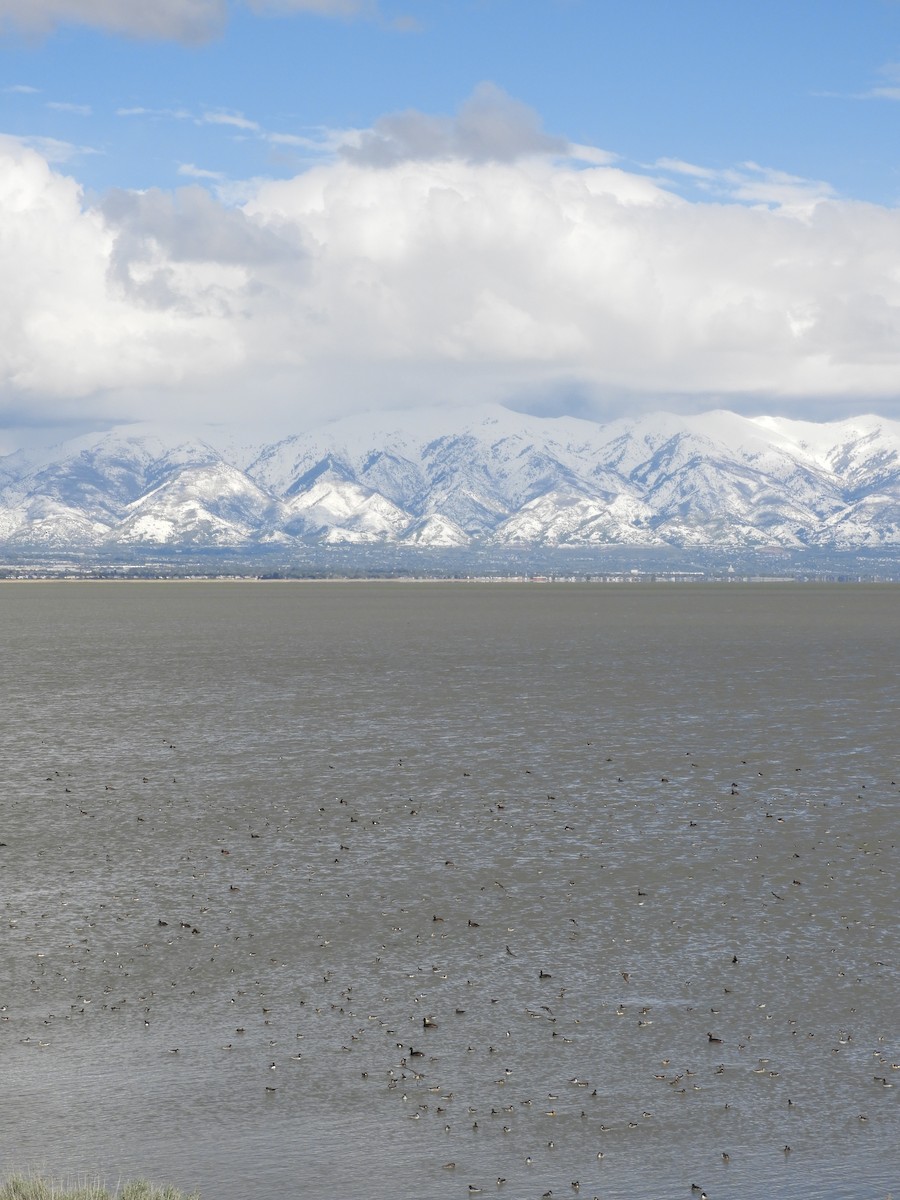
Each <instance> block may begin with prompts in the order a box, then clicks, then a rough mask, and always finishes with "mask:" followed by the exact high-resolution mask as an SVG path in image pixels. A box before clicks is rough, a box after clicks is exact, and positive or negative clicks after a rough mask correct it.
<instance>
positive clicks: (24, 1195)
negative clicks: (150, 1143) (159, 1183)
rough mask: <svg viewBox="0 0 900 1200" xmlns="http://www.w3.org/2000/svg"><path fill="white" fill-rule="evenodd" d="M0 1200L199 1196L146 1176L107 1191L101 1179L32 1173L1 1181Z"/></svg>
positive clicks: (185, 1199)
mask: <svg viewBox="0 0 900 1200" xmlns="http://www.w3.org/2000/svg"><path fill="white" fill-rule="evenodd" d="M0 1200H200V1194H199V1192H194V1193H192V1194H191V1195H190V1196H186V1195H185V1194H184V1192H180V1191H179V1190H178V1189H177V1188H174V1187H156V1186H155V1185H154V1184H152V1183H148V1182H147V1181H146V1180H145V1179H135V1180H131V1181H130V1182H128V1183H123V1184H120V1185H119V1186H118V1187H116V1188H115V1189H114V1190H113V1191H110V1189H109V1188H108V1187H106V1185H105V1184H102V1183H77V1184H74V1185H70V1184H61V1183H54V1182H52V1181H51V1180H48V1179H41V1178H39V1177H37V1176H31V1175H13V1176H12V1177H11V1178H10V1179H8V1180H7V1181H6V1182H5V1183H3V1184H0Z"/></svg>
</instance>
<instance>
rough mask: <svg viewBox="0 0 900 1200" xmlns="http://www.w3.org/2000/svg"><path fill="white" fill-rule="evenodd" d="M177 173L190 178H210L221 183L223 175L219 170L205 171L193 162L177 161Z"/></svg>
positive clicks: (223, 178)
mask: <svg viewBox="0 0 900 1200" xmlns="http://www.w3.org/2000/svg"><path fill="white" fill-rule="evenodd" d="M178 174H179V175H186V176H188V178H190V179H211V180H213V181H215V182H217V183H222V182H223V181H224V180H225V176H224V175H223V174H222V172H221V171H207V170H205V169H204V168H203V167H198V166H196V165H195V164H194V163H179V165H178Z"/></svg>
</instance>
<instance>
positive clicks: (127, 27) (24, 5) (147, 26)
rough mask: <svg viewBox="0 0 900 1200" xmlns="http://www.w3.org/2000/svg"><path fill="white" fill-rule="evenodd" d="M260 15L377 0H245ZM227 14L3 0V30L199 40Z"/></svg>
mask: <svg viewBox="0 0 900 1200" xmlns="http://www.w3.org/2000/svg"><path fill="white" fill-rule="evenodd" d="M245 2H246V4H247V7H249V8H250V10H251V11H253V12H256V13H261V14H262V13H272V14H278V13H309V14H313V15H316V16H320V17H356V16H360V15H375V14H376V13H377V7H376V5H375V4H374V2H373V0H245ZM227 18H228V0H0V32H2V30H3V29H4V28H6V29H21V30H24V31H25V32H28V33H47V32H49V31H50V30H52V29H54V28H56V27H57V26H58V25H67V24H70V25H88V26H91V27H93V28H95V29H103V30H107V31H108V32H110V33H122V34H127V35H128V36H131V37H147V38H165V39H173V40H176V41H182V42H188V43H195V42H202V41H205V40H206V39H207V38H209V37H211V36H213V35H214V34H215V33H216V32H218V31H219V30H220V29H221V28H222V26H223V25H224V24H225V22H226V20H227Z"/></svg>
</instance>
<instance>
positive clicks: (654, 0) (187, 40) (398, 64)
mask: <svg viewBox="0 0 900 1200" xmlns="http://www.w3.org/2000/svg"><path fill="white" fill-rule="evenodd" d="M898 119H900V0H853V3H851V2H850V0H730V2H728V3H722V0H677V2H672V0H628V2H627V3H623V2H622V0H155V2H154V3H152V4H149V3H148V4H137V3H134V2H133V0H0V448H2V447H6V448H9V447H11V446H13V445H15V444H18V443H19V442H22V441H23V440H25V439H27V438H28V437H29V436H35V431H48V430H52V431H57V430H72V431H75V430H80V429H88V428H103V427H108V426H110V425H114V424H118V423H125V422H132V421H142V420H149V421H157V422H161V423H169V424H172V423H181V424H188V425H189V424H196V425H202V424H208V423H211V422H212V423H224V424H230V423H234V422H237V423H248V422H251V423H254V424H255V425H257V426H258V427H259V428H260V430H262V431H266V432H271V433H273V434H275V433H284V432H289V431H299V430H302V429H304V428H308V427H309V426H311V425H314V424H316V423H319V422H320V421H322V420H325V419H328V418H329V417H332V416H342V415H345V414H348V413H351V414H352V413H354V412H371V411H373V410H376V411H377V410H379V409H397V408H416V407H420V406H431V405H441V406H444V405H447V406H450V405H471V404H473V403H482V402H499V403H501V404H506V405H508V406H509V407H512V408H516V409H521V410H522V411H527V412H533V413H543V414H548V415H553V414H561V413H570V414H575V415H580V416H586V417H591V418H594V419H598V420H607V419H610V418H612V417H617V416H627V415H629V414H637V413H642V412H646V411H652V410H655V409H659V410H666V411H683V412H702V411H705V410H708V409H713V408H730V409H734V410H736V411H740V412H746V413H749V414H761V413H767V414H774V415H779V414H781V415H788V416H793V417H802V418H805V419H810V420H823V419H833V418H838V417H844V416H852V415H854V414H858V413H862V412H876V413H879V414H881V415H883V416H887V417H893V418H900V138H898V128H900V126H898Z"/></svg>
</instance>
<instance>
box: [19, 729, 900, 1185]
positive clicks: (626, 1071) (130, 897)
mask: <svg viewBox="0 0 900 1200" xmlns="http://www.w3.org/2000/svg"><path fill="white" fill-rule="evenodd" d="M48 752H49V753H48V757H49V758H50V763H51V765H50V766H49V769H47V771H46V774H45V775H44V776H43V778H42V779H41V780H40V781H35V782H34V786H33V793H34V794H33V796H32V797H31V798H30V799H29V800H28V802H27V803H26V802H25V800H23V801H22V804H21V807H20V808H16V807H15V806H14V808H13V811H12V815H11V816H10V817H9V818H8V819H7V824H6V826H5V827H4V828H3V829H2V830H0V835H2V840H3V842H4V844H3V846H2V847H0V854H2V855H3V858H2V859H0V866H2V871H3V879H4V891H5V895H4V917H5V921H4V924H5V925H6V932H7V936H6V939H5V941H6V945H7V950H6V952H5V963H4V966H3V967H2V968H0V979H2V982H3V994H2V995H0V1007H2V1012H0V1036H2V1040H3V1042H4V1043H6V1044H7V1045H9V1044H10V1042H11V1041H14V1042H15V1043H16V1044H17V1045H18V1047H19V1048H20V1049H27V1050H29V1051H31V1050H39V1051H41V1052H49V1053H51V1054H52V1053H53V1051H54V1047H55V1045H61V1046H62V1047H64V1053H65V1054H66V1055H67V1056H68V1059H67V1061H68V1062H69V1063H70V1065H74V1067H75V1068H77V1067H78V1066H79V1065H84V1064H83V1063H82V1062H81V1057H82V1056H87V1057H88V1058H89V1059H90V1060H91V1061H95V1059H96V1056H98V1055H104V1054H106V1055H108V1054H109V1051H110V1049H112V1048H115V1050H116V1053H117V1054H119V1055H120V1056H121V1060H122V1062H123V1064H125V1068H124V1069H125V1070H126V1071H132V1070H134V1071H137V1072H138V1075H137V1078H138V1080H140V1072H141V1071H142V1070H143V1071H145V1072H160V1071H162V1070H164V1069H165V1068H164V1066H163V1063H164V1062H165V1061H166V1060H168V1061H169V1063H170V1067H169V1074H168V1076H167V1077H166V1078H167V1084H166V1086H167V1087H168V1088H170V1089H171V1092H172V1094H173V1096H178V1095H180V1094H181V1092H182V1090H184V1089H188V1090H190V1089H191V1088H196V1087H197V1080H198V1079H199V1080H200V1081H201V1085H202V1087H203V1088H205V1089H207V1090H208V1091H209V1093H210V1097H211V1098H215V1097H216V1096H218V1097H219V1098H220V1102H221V1105H222V1107H223V1110H225V1111H226V1112H229V1111H232V1110H233V1111H234V1113H235V1115H236V1116H237V1115H241V1116H242V1117H245V1118H246V1120H248V1121H250V1122H261V1123H262V1124H263V1125H264V1124H265V1122H267V1121H271V1120H274V1119H275V1114H276V1113H277V1112H278V1110H279V1106H286V1109H285V1111H286V1112H296V1115H297V1135H296V1136H297V1146H298V1147H299V1149H297V1151H296V1153H300V1154H302V1153H303V1136H304V1135H303V1127H304V1113H307V1112H308V1111H309V1109H308V1106H309V1104H310V1102H311V1100H314V1102H315V1106H316V1107H317V1108H318V1109H321V1108H323V1107H324V1108H325V1109H330V1110H331V1111H333V1113H334V1114H335V1119H336V1120H338V1121H339V1122H340V1121H342V1120H343V1121H349V1122H351V1123H352V1125H354V1126H355V1127H356V1129H357V1133H356V1134H355V1136H356V1137H358V1138H364V1137H365V1136H366V1134H365V1131H366V1130H367V1129H369V1130H371V1131H372V1135H373V1136H383V1133H384V1130H385V1129H386V1128H393V1129H394V1130H395V1132H394V1134H393V1135H392V1136H393V1137H395V1138H396V1147H397V1149H396V1153H397V1154H400V1155H407V1156H416V1157H418V1158H419V1159H420V1160H421V1163H422V1164H424V1165H422V1167H421V1169H422V1171H423V1172H424V1173H425V1174H426V1175H427V1174H428V1172H429V1171H430V1172H431V1173H432V1175H433V1178H432V1181H431V1183H430V1184H429V1187H430V1188H431V1191H430V1192H429V1195H433V1196H441V1197H443V1196H447V1197H450V1196H455V1195H457V1194H462V1195H469V1194H477V1193H483V1192H490V1191H493V1192H496V1191H498V1190H499V1191H501V1192H503V1191H507V1192H510V1193H513V1192H514V1193H515V1194H516V1195H517V1196H523V1197H524V1196H535V1197H542V1198H543V1200H551V1198H553V1200H558V1198H559V1197H560V1196H565V1195H569V1196H575V1195H585V1196H592V1197H595V1198H596V1197H598V1196H603V1197H607V1196H613V1195H615V1194H616V1190H615V1189H616V1187H621V1180H622V1176H621V1174H617V1167H616V1164H626V1165H627V1167H628V1170H629V1171H630V1172H631V1174H632V1175H633V1176H634V1177H639V1176H640V1174H641V1169H642V1167H641V1163H642V1162H643V1161H646V1162H647V1163H649V1164H653V1163H655V1164H656V1167H654V1169H655V1170H657V1171H658V1173H659V1174H660V1175H661V1174H662V1173H663V1172H664V1170H665V1167H664V1165H663V1164H664V1162H665V1160H666V1159H667V1158H668V1160H669V1165H670V1168H671V1169H672V1170H674V1171H675V1173H676V1175H677V1176H678V1177H679V1178H682V1179H683V1187H684V1194H685V1195H686V1197H687V1196H691V1195H693V1196H694V1197H699V1200H707V1196H710V1197H712V1198H713V1200H715V1198H716V1196H717V1195H719V1196H723V1195H727V1194H729V1188H730V1186H731V1183H730V1180H731V1179H733V1178H734V1177H735V1171H736V1170H738V1169H739V1167H740V1160H741V1157H742V1156H744V1157H745V1158H752V1159H753V1161H754V1163H756V1164H757V1165H758V1164H759V1162H760V1161H762V1160H766V1159H770V1158H773V1157H778V1158H782V1159H783V1160H784V1161H785V1163H791V1162H796V1161H797V1160H798V1158H802V1157H803V1156H804V1154H807V1153H811V1154H816V1153H818V1154H821V1153H822V1150H821V1129H822V1124H823V1122H824V1124H825V1126H826V1127H827V1126H829V1125H831V1126H833V1127H834V1128H835V1129H836V1130H838V1131H840V1136H841V1137H844V1138H846V1137H863V1136H864V1132H862V1131H864V1128H865V1127H866V1125H867V1124H870V1123H871V1124H872V1125H877V1126H879V1128H881V1129H882V1130H883V1129H884V1126H885V1123H886V1122H887V1123H891V1122H892V1123H894V1124H895V1125H896V1124H897V1122H898V1109H897V1105H896V1097H897V1095H898V1094H900V1088H897V1087H895V1085H896V1084H898V1083H900V1053H898V1052H900V1027H898V1022H897V1021H896V1020H894V1023H893V1024H891V1022H890V1019H889V1015H890V1014H889V1013H887V1012H886V1011H885V1010H884V1008H883V1005H882V1003H881V1000H882V999H883V998H884V997H885V996H889V995H890V994H891V989H892V987H893V984H892V982H891V980H893V981H896V972H897V962H896V960H894V961H892V960H891V958H890V954H891V952H892V950H895V949H896V937H895V935H894V934H891V933H890V931H887V930H884V929H880V928H876V927H875V922H874V921H873V920H871V919H870V916H871V914H870V912H869V901H868V899H867V895H866V889H867V888H881V889H882V890H883V891H884V890H886V889H890V888H891V887H892V886H894V887H895V885H896V876H895V872H896V864H895V855H894V853H893V851H894V844H893V843H892V842H890V841H889V840H888V838H887V835H882V834H878V835H877V836H873V837H869V838H868V839H867V840H866V841H865V842H864V843H863V842H861V840H860V833H859V826H858V824H857V821H858V818H859V814H860V812H861V811H862V810H863V806H864V805H866V804H874V805H876V806H877V805H883V804H887V803H890V802H896V790H895V789H896V784H895V781H893V780H890V779H889V778H880V777H877V776H873V778H872V779H869V780H867V781H866V782H865V787H864V786H863V784H862V783H860V782H854V783H853V784H852V785H851V784H850V783H847V784H846V786H845V788H844V792H843V794H841V793H840V792H838V791H836V790H835V789H834V788H833V786H831V784H830V785H829V787H828V788H826V789H820V788H819V787H818V786H817V783H816V781H815V779H812V780H809V779H808V778H807V777H808V776H809V774H810V767H809V765H808V764H806V763H804V765H803V766H802V767H797V768H795V767H793V766H791V767H790V768H788V767H784V768H778V770H776V771H775V773H776V774H777V775H778V779H777V781H776V782H770V781H769V780H768V779H767V774H772V773H773V772H772V769H770V767H769V765H768V764H765V763H762V762H757V761H755V760H754V761H750V760H748V759H744V760H743V761H742V760H741V759H740V758H739V757H737V756H735V757H734V758H733V759H732V760H730V761H729V762H728V766H727V774H721V769H720V768H719V767H718V766H716V767H713V766H707V765H705V764H704V763H703V762H702V761H701V757H702V756H698V755H695V754H694V753H692V752H686V753H684V754H683V755H682V761H676V760H675V759H674V758H673V757H672V756H669V757H668V758H667V759H666V760H665V761H663V762H662V763H661V764H659V765H657V769H656V771H655V772H650V771H646V772H645V774H644V776H643V777H641V778H635V777H634V773H633V770H629V766H630V764H628V763H624V762H622V761H620V760H619V759H618V758H617V756H616V754H615V753H612V752H610V753H607V751H606V749H605V748H602V747H601V746H600V744H599V743H597V744H593V745H592V744H591V743H590V742H588V741H585V742H584V743H583V744H582V747H581V749H580V750H579V752H578V756H577V758H578V761H577V764H575V756H573V755H571V754H570V755H569V759H570V761H571V762H572V763H573V764H574V765H572V767H571V771H570V774H569V775H568V776H567V775H566V773H565V771H562V772H560V771H559V770H555V771H552V772H551V771H550V770H549V769H548V766H547V762H546V760H544V759H542V758H541V757H540V756H535V757H534V758H531V759H530V758H529V756H528V753H527V748H524V747H521V748H519V752H518V754H517V757H519V755H520V756H521V757H520V759H519V761H518V762H517V763H516V765H515V766H514V767H511V766H510V764H509V762H506V763H503V764H498V762H497V761H496V759H491V758H490V757H488V756H486V755H482V756H481V757H480V758H478V757H477V756H476V761H474V762H466V763H464V764H458V763H457V764H451V765H447V764H446V763H441V762H440V761H439V760H437V761H436V759H435V757H434V755H431V756H430V757H428V760H427V761H425V756H424V755H420V756H417V754H416V752H415V750H408V751H406V752H405V753H402V754H397V753H396V752H395V753H394V754H388V753H384V754H382V755H381V757H380V759H379V760H378V762H375V760H374V757H373V755H372V754H371V753H370V754H369V755H368V756H367V758H366V764H365V774H364V775H363V771H362V768H361V765H360V763H359V762H353V763H350V764H349V765H347V766H346V767H345V768H343V769H342V764H341V761H340V758H339V757H335V756H333V755H330V754H328V753H326V752H324V751H320V752H317V754H318V763H317V765H316V767H315V772H314V774H317V775H318V778H319V781H320V782H319V785H318V787H317V788H315V789H314V788H312V787H311V786H310V780H309V777H304V778H303V779H302V781H301V780H300V779H299V778H298V779H294V780H291V775H292V770H293V766H292V762H293V763H294V765H296V760H291V759H290V757H289V756H288V757H287V758H286V760H285V761H283V762H282V763H281V764H280V765H278V767H277V770H278V772H279V773H280V774H282V776H283V777H284V779H285V780H286V781H291V782H290V784H289V786H287V787H286V788H285V790H284V791H283V792H282V794H281V795H279V796H278V797H277V798H270V797H268V796H264V795H261V794H259V793H257V792H254V791H253V784H252V781H251V780H243V781H241V782H240V784H239V785H235V789H234V791H233V793H232V794H231V795H230V796H226V797H225V799H223V798H222V796H221V795H219V794H217V792H216V789H215V787H212V786H209V785H207V787H206V790H204V781H203V772H202V769H200V767H199V766H192V764H197V763H198V755H200V756H201V759H202V755H201V754H200V752H201V747H200V746H199V745H195V746H189V747H187V749H186V750H184V751H182V750H181V749H180V747H179V745H178V744H177V743H176V742H175V741H173V740H169V739H165V740H163V739H158V740H157V743H156V744H155V745H154V747H152V748H147V747H145V748H144V749H143V751H142V757H141V756H139V758H140V761H141V763H142V764H143V769H142V773H141V774H139V775H136V776H133V777H132V776H129V774H128V769H127V768H125V767H124V766H123V764H122V763H118V764H117V763H115V762H113V761H107V762H99V763H96V764H94V766H93V767H91V766H90V765H89V764H81V766H80V767H79V768H78V769H75V770H73V769H70V767H68V766H60V765H53V754H52V748H50V747H48ZM526 764H527V765H526ZM586 764H590V765H591V770H592V771H593V775H592V777H590V778H588V777H587V776H586V774H585V769H586ZM790 775H795V778H793V779H791V778H790ZM363 777H364V778H365V784H364V785H363V782H362V781H363ZM892 789H894V790H892ZM35 809H37V810H38V811H39V812H45V813H46V814H49V813H50V812H52V827H50V826H49V825H48V826H47V828H48V829H51V831H50V832H46V833H45V834H44V835H43V836H42V837H40V838H35V837H34V835H33V824H32V822H33V821H34V816H35ZM661 845H666V846H667V847H668V850H669V861H668V863H661V862H660V861H659V847H660V846H661ZM651 847H652V848H651ZM126 854H127V862H126V861H123V855H126ZM654 856H656V857H654ZM892 937H893V939H894V940H893V941H891V938H892ZM873 998H880V999H878V1003H877V1004H873V1003H872V1000H873ZM890 1011H891V1012H892V1015H893V1018H897V1016H898V1009H897V1006H896V994H895V1003H894V1006H893V1009H892V1010H890ZM891 1039H893V1041H892V1040H891ZM7 1057H8V1058H9V1057H11V1056H10V1055H9V1053H7ZM32 1062H33V1060H31V1059H29V1058H28V1057H27V1056H26V1057H21V1058H20V1059H18V1060H17V1061H14V1063H13V1068H14V1070H15V1071H16V1072H17V1073H18V1075H17V1078H18V1081H19V1084H20V1085H21V1088H20V1090H21V1091H22V1093H23V1094H25V1095H32V1101H33V1102H34V1103H39V1100H40V1096H39V1093H35V1092H34V1091H33V1090H32V1089H30V1088H29V1086H28V1080H29V1072H30V1071H31V1070H32V1069H33V1068H32V1065H31V1064H32ZM182 1072H183V1073H182ZM7 1077H8V1078H9V1075H8V1076H7ZM760 1089H763V1091H760ZM892 1089H893V1090H892ZM35 1097H36V1098H35ZM72 1122H73V1126H74V1128H75V1130H76V1132H77V1117H76V1116H75V1115H74V1114H73V1116H72ZM407 1123H408V1124H407ZM311 1124H312V1125H315V1119H312V1118H311ZM851 1127H855V1131H851ZM376 1130H377V1131H378V1132H377V1134H376V1133H375V1131H376ZM817 1138H818V1141H817V1140H816V1139H817ZM0 1144H2V1148H3V1151H4V1153H5V1155H6V1157H7V1159H9V1157H10V1155H14V1154H15V1153H16V1146H15V1144H14V1143H13V1144H10V1143H9V1142H8V1141H3V1135H0ZM897 1144H898V1145H900V1126H898V1139H897ZM748 1147H752V1149H750V1148H748ZM817 1147H818V1148H817ZM429 1164H430V1166H429ZM754 1169H755V1168H754ZM700 1170H703V1171H704V1172H706V1176H705V1177H703V1178H700V1179H699V1181H698V1180H697V1179H692V1178H690V1176H689V1174H688V1173H689V1172H695V1171H700ZM188 1182H191V1181H188ZM648 1188H649V1189H650V1190H648V1192H647V1194H648V1195H649V1194H651V1191H652V1188H651V1187H650V1184H649V1183H648ZM414 1190H415V1189H414ZM410 1194H412V1193H410ZM668 1194H671V1195H675V1194H678V1193H677V1190H672V1191H670V1192H669V1193H668ZM731 1194H733V1193H731Z"/></svg>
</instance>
